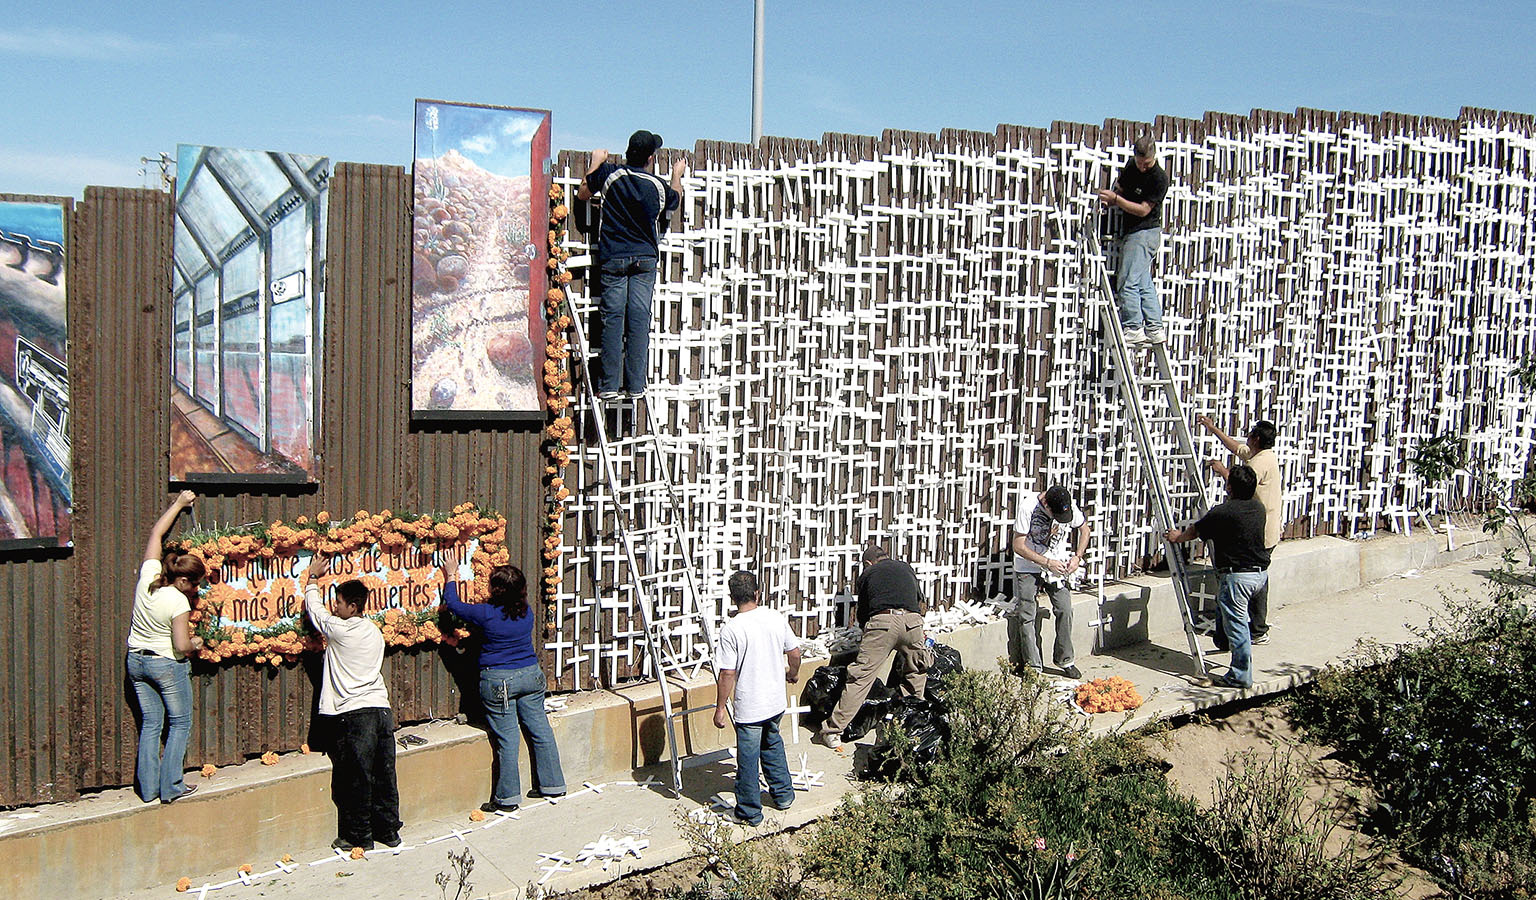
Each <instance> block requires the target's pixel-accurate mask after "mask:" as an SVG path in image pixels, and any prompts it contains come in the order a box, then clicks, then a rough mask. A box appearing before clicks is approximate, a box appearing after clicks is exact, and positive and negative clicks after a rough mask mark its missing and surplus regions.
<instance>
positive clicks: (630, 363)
mask: <svg viewBox="0 0 1536 900" xmlns="http://www.w3.org/2000/svg"><path fill="white" fill-rule="evenodd" d="M600 273H601V276H602V285H603V297H602V301H601V302H600V303H599V305H598V312H599V314H600V317H599V323H600V325H601V329H600V331H601V343H602V348H603V364H602V367H601V369H600V370H599V371H598V373H597V389H598V391H599V392H601V391H617V390H619V389H620V383H619V381H620V377H621V376H622V378H623V389H624V390H626V391H628V392H629V393H631V394H638V393H640V392H641V391H644V390H645V376H646V370H647V368H648V366H647V356H646V355H647V353H649V351H650V347H651V292H652V291H653V290H654V289H655V287H656V257H654V256H631V257H625V258H622V259H605V260H603V261H602V265H601V267H600ZM620 360H622V361H623V362H622V364H621V363H620Z"/></svg>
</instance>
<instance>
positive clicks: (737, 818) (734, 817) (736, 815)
mask: <svg viewBox="0 0 1536 900" xmlns="http://www.w3.org/2000/svg"><path fill="white" fill-rule="evenodd" d="M725 817H726V818H727V819H730V820H731V821H732V822H735V823H736V824H737V825H745V826H747V827H748V828H756V827H757V826H759V825H761V824H763V819H762V817H761V816H759V817H758V818H757V821H755V822H754V821H752V820H751V819H747V818H744V817H743V816H742V814H741V813H740V812H738V811H737V809H736V807H734V806H733V807H731V810H730V812H728V813H726V814H725Z"/></svg>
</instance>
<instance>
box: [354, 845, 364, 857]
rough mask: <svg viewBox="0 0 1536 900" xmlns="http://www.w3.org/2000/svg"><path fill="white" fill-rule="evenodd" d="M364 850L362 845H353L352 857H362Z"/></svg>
mask: <svg viewBox="0 0 1536 900" xmlns="http://www.w3.org/2000/svg"><path fill="white" fill-rule="evenodd" d="M364 852H365V851H364V850H363V848H362V847H353V848H352V858H353V859H362V858H363V854H364Z"/></svg>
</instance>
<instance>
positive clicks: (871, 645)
mask: <svg viewBox="0 0 1536 900" xmlns="http://www.w3.org/2000/svg"><path fill="white" fill-rule="evenodd" d="M857 593H858V597H859V606H858V617H859V625H860V626H861V627H863V629H864V638H863V640H861V641H860V642H859V657H858V659H856V660H854V663H853V665H851V666H849V667H848V681H847V682H846V683H845V684H844V685H843V695H842V697H840V698H839V699H838V701H837V707H836V708H835V709H833V710H832V715H830V716H828V717H827V720H826V722H824V723H822V726H821V731H820V732H818V733H817V734H816V737H815V740H816V741H817V742H818V743H821V744H825V745H826V746H828V747H831V748H832V749H833V750H836V751H837V752H838V753H846V752H847V750H845V749H844V746H843V739H842V734H843V729H845V728H847V727H848V723H849V722H852V721H853V717H854V716H855V715H856V714H857V713H858V711H859V707H860V706H863V705H864V700H865V699H866V698H868V697H869V689H870V687H871V686H873V685H874V683H875V671H876V670H877V669H879V668H880V664H881V663H883V662H885V658H886V657H887V656H890V655H891V652H892V651H895V653H896V662H895V664H894V665H893V667H892V670H891V671H892V673H895V672H897V671H900V672H901V687H900V690H901V691H902V693H904V694H909V695H911V696H914V697H921V696H922V695H923V688H924V686H926V685H927V683H928V667H929V666H930V665H932V662H933V652H932V651H930V650H929V649H928V646H927V644H926V642H925V641H924V638H923V612H922V610H923V600H922V595H921V593H920V592H919V590H918V586H917V573H916V572H913V571H912V567H911V566H909V565H907V564H906V563H904V562H902V561H900V560H896V559H891V556H890V554H889V553H887V552H885V549H884V548H882V547H875V546H871V547H867V548H865V550H864V571H862V572H860V573H859V581H858V586H857Z"/></svg>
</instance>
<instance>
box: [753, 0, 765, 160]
mask: <svg viewBox="0 0 1536 900" xmlns="http://www.w3.org/2000/svg"><path fill="white" fill-rule="evenodd" d="M763 3H764V0H756V2H755V7H756V13H755V14H754V15H753V17H752V144H753V146H756V145H757V142H758V141H759V140H760V139H761V138H762V136H763Z"/></svg>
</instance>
